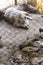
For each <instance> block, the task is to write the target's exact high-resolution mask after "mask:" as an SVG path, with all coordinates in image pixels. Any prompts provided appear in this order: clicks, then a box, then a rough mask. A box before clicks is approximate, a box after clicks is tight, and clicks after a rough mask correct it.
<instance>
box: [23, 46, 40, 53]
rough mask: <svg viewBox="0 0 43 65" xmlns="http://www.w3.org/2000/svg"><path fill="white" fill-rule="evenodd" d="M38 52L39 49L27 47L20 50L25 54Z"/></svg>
mask: <svg viewBox="0 0 43 65" xmlns="http://www.w3.org/2000/svg"><path fill="white" fill-rule="evenodd" d="M38 50H39V48H37V47H29V46H28V47H25V48H23V49H22V51H23V52H27V53H29V52H36V51H38Z"/></svg>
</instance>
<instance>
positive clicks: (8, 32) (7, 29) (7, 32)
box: [0, 14, 43, 45]
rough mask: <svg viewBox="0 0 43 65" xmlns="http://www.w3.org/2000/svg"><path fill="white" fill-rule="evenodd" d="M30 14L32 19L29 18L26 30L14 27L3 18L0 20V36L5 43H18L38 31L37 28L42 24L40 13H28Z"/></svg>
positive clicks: (42, 19)
mask: <svg viewBox="0 0 43 65" xmlns="http://www.w3.org/2000/svg"><path fill="white" fill-rule="evenodd" d="M30 16H31V17H32V18H33V20H32V21H30V20H29V29H28V30H25V29H22V28H16V27H14V26H12V25H11V24H9V23H7V22H5V21H4V20H1V21H0V36H1V37H2V42H4V44H5V45H7V44H8V43H9V44H11V43H12V44H13V43H15V44H20V43H22V42H23V41H24V40H25V39H26V38H27V37H32V36H33V35H34V34H36V33H38V30H39V28H40V27H42V26H43V18H41V15H37V14H30Z"/></svg>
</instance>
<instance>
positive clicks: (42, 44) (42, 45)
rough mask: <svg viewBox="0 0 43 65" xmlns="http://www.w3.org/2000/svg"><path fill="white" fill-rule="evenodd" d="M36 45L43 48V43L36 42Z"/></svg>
mask: <svg viewBox="0 0 43 65" xmlns="http://www.w3.org/2000/svg"><path fill="white" fill-rule="evenodd" d="M35 43H36V45H37V46H39V47H43V41H36V42H35Z"/></svg>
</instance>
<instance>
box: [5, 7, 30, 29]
mask: <svg viewBox="0 0 43 65" xmlns="http://www.w3.org/2000/svg"><path fill="white" fill-rule="evenodd" d="M25 14H26V12H24V11H20V10H17V9H16V8H14V7H9V8H7V9H6V11H5V14H4V17H5V19H6V21H8V22H10V23H12V24H13V25H15V26H21V27H24V28H28V26H29V21H28V19H27V17H26V15H25Z"/></svg>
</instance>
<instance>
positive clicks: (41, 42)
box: [0, 14, 43, 65]
mask: <svg viewBox="0 0 43 65" xmlns="http://www.w3.org/2000/svg"><path fill="white" fill-rule="evenodd" d="M30 16H31V17H32V18H33V20H32V21H30V22H29V23H30V24H29V29H28V30H24V29H19V28H15V27H12V25H9V24H7V23H5V22H3V20H2V21H1V22H0V65H43V16H41V15H36V14H30ZM10 28H11V29H10ZM1 36H2V37H1Z"/></svg>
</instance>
